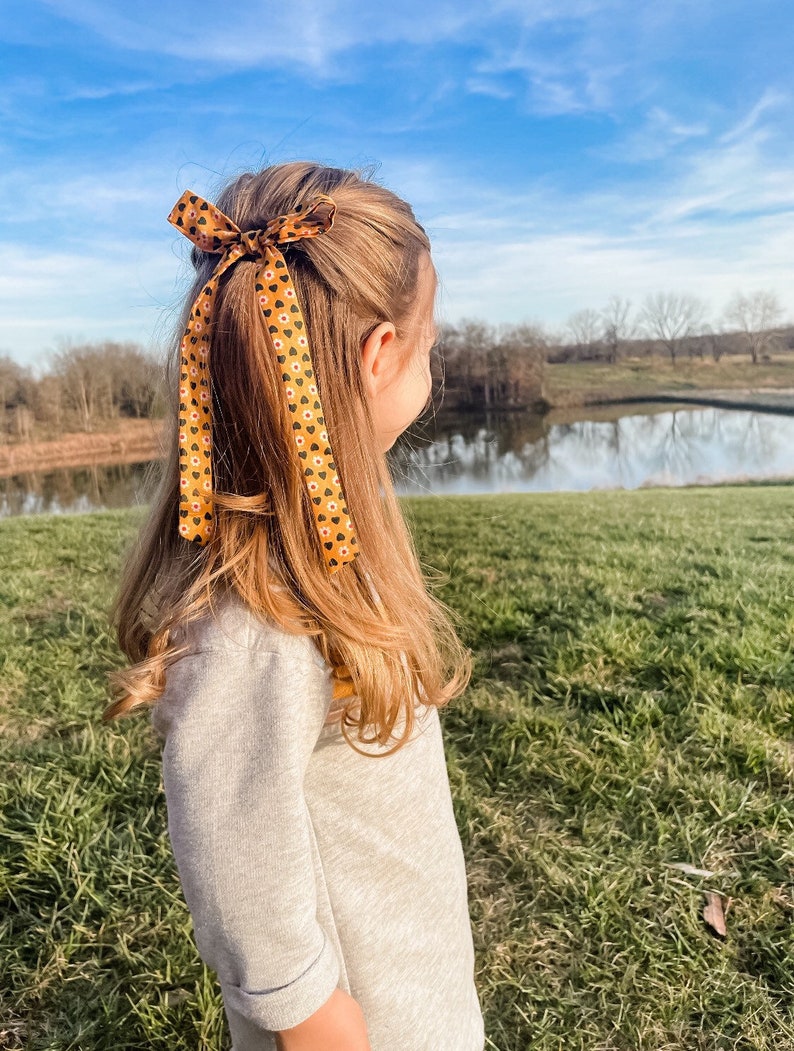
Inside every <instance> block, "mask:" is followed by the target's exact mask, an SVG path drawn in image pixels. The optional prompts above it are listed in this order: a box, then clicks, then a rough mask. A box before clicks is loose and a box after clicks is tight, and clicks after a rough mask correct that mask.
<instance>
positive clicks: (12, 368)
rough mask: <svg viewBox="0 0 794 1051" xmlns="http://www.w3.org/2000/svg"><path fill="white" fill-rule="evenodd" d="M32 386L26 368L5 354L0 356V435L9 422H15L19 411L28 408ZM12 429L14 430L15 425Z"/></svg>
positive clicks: (32, 382) (31, 378) (30, 375)
mask: <svg viewBox="0 0 794 1051" xmlns="http://www.w3.org/2000/svg"><path fill="white" fill-rule="evenodd" d="M34 386H35V381H34V379H33V374H32V372H31V370H30V369H29V368H28V367H26V366H24V365H20V364H19V362H18V361H14V359H13V358H11V357H9V355H7V354H3V355H2V356H0V433H5V432H6V431H7V430H8V423H9V420H11V421H14V420H17V419H18V418H19V417H20V412H21V410H22V409H24V408H26V407H28V406H29V404H30V402H31V400H32V396H33V387H34ZM22 415H24V414H22ZM13 429H15V430H16V429H17V425H14V427H13Z"/></svg>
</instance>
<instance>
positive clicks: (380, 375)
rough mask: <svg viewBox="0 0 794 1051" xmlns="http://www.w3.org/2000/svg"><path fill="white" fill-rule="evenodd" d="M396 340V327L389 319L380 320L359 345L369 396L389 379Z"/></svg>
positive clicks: (377, 391)
mask: <svg viewBox="0 0 794 1051" xmlns="http://www.w3.org/2000/svg"><path fill="white" fill-rule="evenodd" d="M396 342H397V329H396V328H395V327H394V325H393V324H392V323H391V321H382V322H381V323H380V324H379V325H378V326H377V327H376V328H374V329H373V330H372V332H370V334H369V335H368V336H367V338H366V339H365V340H364V342H363V343H362V345H361V368H362V371H363V374H364V382H365V383H366V385H367V390H368V391H369V395H370V397H371V398H376V397H377V396H378V394H379V392H380V391H381V390H383V389H384V387H385V386H386V385H387V384H388V383H389V381H390V379H391V375H392V366H393V364H394V352H395V350H396Z"/></svg>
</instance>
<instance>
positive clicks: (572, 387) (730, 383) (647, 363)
mask: <svg viewBox="0 0 794 1051" xmlns="http://www.w3.org/2000/svg"><path fill="white" fill-rule="evenodd" d="M781 389H783V390H787V389H794V356H792V355H791V354H785V355H779V356H777V357H773V358H772V360H771V361H768V362H761V363H759V364H758V365H753V363H752V362H751V361H750V360H749V358H743V357H726V358H722V359H721V360H720V361H713V360H710V359H708V358H704V359H703V360H700V359H699V358H694V359H689V358H683V359H681V360H680V361H679V362H678V363H677V364H676V365H672V364H671V363H670V361H669V359H665V358H661V357H653V358H634V359H627V360H624V361H619V362H618V363H617V364H615V365H608V364H607V363H606V362H600V361H595V362H574V363H571V364H567V365H548V366H547V368H546V379H545V392H546V398H547V400H548V402H549V404H550V405H552V406H554V407H556V408H563V407H567V406H574V405H589V404H593V403H595V402H599V401H609V400H615V401H619V400H620V399H622V398H638V397H643V398H651V397H653V396H654V395H657V394H660V393H666V394H673V393H676V392H677V393H680V394H697V393H698V392H699V391H703V392H707V391H737V390H747V391H776V390H781Z"/></svg>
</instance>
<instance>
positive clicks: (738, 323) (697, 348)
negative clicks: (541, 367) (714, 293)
mask: <svg viewBox="0 0 794 1051" xmlns="http://www.w3.org/2000/svg"><path fill="white" fill-rule="evenodd" d="M708 313H709V311H708V307H707V304H706V303H705V302H704V301H703V300H702V299H700V298H699V297H698V296H695V295H692V294H691V293H688V292H657V293H655V294H653V295H649V296H646V298H645V299H644V300H643V302H642V303H641V304H640V305H639V307H638V308H636V309H635V308H634V307H633V305H632V303H631V302H630V301H629V300H628V299H624V298H623V297H621V296H612V297H611V298H610V299H609V301H608V302H607V304H606V306H605V307H603V308H602V309H601V310H590V309H587V310H577V311H576V313H574V314H572V315H571V316H570V317H569V318H568V322H567V324H566V326H565V332H564V334H563V335H562V336H561V337H559V338H558V339H557V340H556V341H555V342H556V346H555V347H554V351H553V354H552V355H551V356H550V358H549V360H550V361H557V362H560V361H584V360H605V361H608V362H610V363H611V364H615V363H616V362H617V361H618V360H619V358H620V357H622V356H626V355H628V354H629V353H630V354H631V356H632V357H637V356H647V355H651V354H658V353H661V354H663V355H665V356H666V357H669V359H670V361H671V362H672V364H673V365H675V364H676V363H677V362H678V361H679V360H680V359H681V358H682V357H684V356H687V357H690V358H692V357H697V358H704V357H707V356H708V357H710V358H713V359H714V360H715V361H719V360H720V358H722V357H723V356H724V355H726V354H742V353H744V354H749V356H750V360H751V361H752V362H753V364H756V365H757V364H758V363H759V362H760V361H762V360H763V359H764V358H765V357H769V356H770V355H771V354H772V353H773V352H774V351H780V350H790V349H792V347H794V332H793V331H792V329H791V328H786V327H784V326H781V324H780V320H781V318H782V316H783V308H782V306H781V304H780V300H779V299H778V297H777V295H776V294H775V293H774V292H769V291H758V292H750V293H749V294H745V293H743V292H736V293H735V294H734V295H733V296H732V297H731V299H730V300H729V301H728V303H727V304H726V306H725V308H724V310H723V311H722V313H721V314H720V315H719V316H718V318H717V319H716V321H714V322H712V323H710V322H709V321H708Z"/></svg>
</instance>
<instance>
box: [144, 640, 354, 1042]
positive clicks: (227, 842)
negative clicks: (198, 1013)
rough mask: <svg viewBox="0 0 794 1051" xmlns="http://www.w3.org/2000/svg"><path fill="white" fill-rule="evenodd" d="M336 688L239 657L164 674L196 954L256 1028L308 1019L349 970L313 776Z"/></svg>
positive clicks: (278, 662) (167, 778)
mask: <svg viewBox="0 0 794 1051" xmlns="http://www.w3.org/2000/svg"><path fill="white" fill-rule="evenodd" d="M329 697H330V691H329V688H328V683H327V681H326V677H325V676H324V675H323V673H322V672H321V671H320V669H319V668H318V665H317V663H316V661H314V660H311V659H309V660H306V658H305V657H304V659H303V660H297V659H295V657H294V656H290V655H289V654H284V653H273V652H265V651H263V650H261V649H256V648H244V647H240V648H239V649H236V650H234V651H227V650H223V649H218V650H212V649H210V650H203V651H200V652H193V653H190V654H189V655H188V656H185V657H183V658H181V659H180V660H178V661H176V662H175V663H174V664H173V665H172V666H171V667H170V668H169V669H168V671H167V686H166V691H165V694H164V695H163V698H162V699H161V701H160V702H158V705H157V707H156V709H155V716H154V718H153V722H154V724H155V727H156V728H157V729H158V730H159V732H160V733H161V734H163V735H164V737H165V741H164V745H163V785H164V789H165V796H166V803H167V807H168V831H169V835H170V838H171V844H172V848H173V852H174V857H175V859H176V863H177V868H178V870H179V876H180V879H181V882H182V888H183V892H184V895H185V900H186V902H187V905H188V908H189V909H190V912H191V915H192V917H193V925H194V930H195V937H196V944H197V946H198V949H199V952H200V954H201V956H202V958H203V960H204V961H205V963H206V964H207V965H208V966H209V967H211V968H213V970H215V971H216V972H217V974H218V978H219V980H220V983H221V988H222V991H223V996H224V1001H225V1003H226V1006H227V1010H231V1011H232V1012H234V1014H235V1015H236V1016H237V1017H239V1018H240V1019H241V1020H242V1019H244V1020H245V1024H246V1029H248V1030H249V1031H253V1032H257V1031H258V1030H259V1029H261V1030H262V1031H264V1032H272V1031H277V1030H280V1029H287V1028H290V1027H291V1026H294V1025H297V1024H298V1023H299V1022H302V1021H304V1020H305V1019H306V1018H308V1017H309V1016H310V1015H311V1014H313V1013H314V1011H316V1010H317V1009H318V1008H319V1007H320V1006H322V1004H324V1003H325V1001H326V1000H327V999H328V998H329V997H330V996H331V994H332V992H333V990H334V988H335V987H336V985H337V982H338V980H339V961H338V960H337V957H336V953H335V952H334V949H333V947H332V945H331V942H330V940H329V939H328V937H327V936H326V932H325V931H324V930H323V928H322V926H321V925H320V924H319V923H318V921H317V888H316V884H315V876H314V864H313V858H312V838H311V831H312V830H311V828H310V817H309V813H308V810H307V807H306V803H305V800H304V795H303V779H304V775H305V772H306V767H307V764H308V762H309V758H310V756H311V753H312V750H313V748H314V745H315V743H316V740H317V737H318V735H319V733H320V730H321V729H322V724H323V719H324V716H325V711H326V709H327V701H328V699H329Z"/></svg>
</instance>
